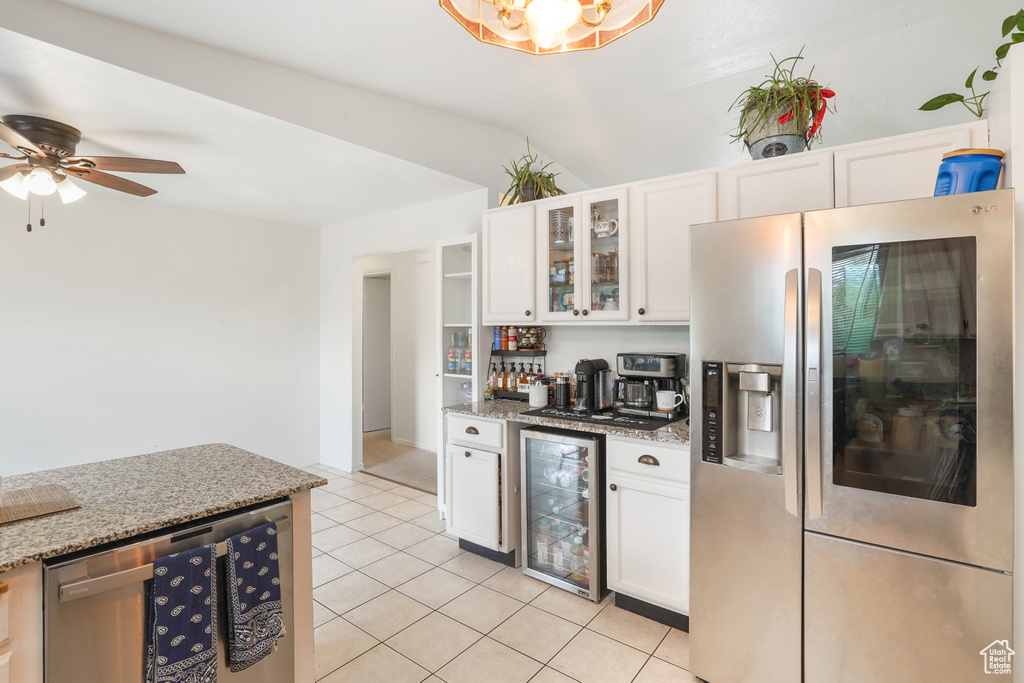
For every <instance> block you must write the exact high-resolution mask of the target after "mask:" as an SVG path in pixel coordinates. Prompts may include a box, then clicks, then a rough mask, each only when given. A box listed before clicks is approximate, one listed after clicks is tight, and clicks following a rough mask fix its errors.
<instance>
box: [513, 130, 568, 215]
mask: <svg viewBox="0 0 1024 683" xmlns="http://www.w3.org/2000/svg"><path fill="white" fill-rule="evenodd" d="M509 163H510V164H512V168H509V167H508V166H504V165H502V168H503V169H505V173H507V174H508V175H509V177H511V178H512V184H511V185H509V188H508V190H506V192H505V203H506V204H518V203H522V202H529V201H533V200H534V199H542V198H544V197H555V196H557V195H560V194H565V191H564V190H562V189H560V188H559V187H558V185H556V184H555V176H557V175H558V173H552V172H551V171H548V170H547V168H548V166H550V165H551V164H553V163H554V162H553V161H549V162H548V163H546V164H543V165H541V164H540V158H539V157H538V156H537V155H536V154H533V153H532V152H531V151H530V138H526V154H524V155H523V156H521V157H519V159H518V160H517V159H509Z"/></svg>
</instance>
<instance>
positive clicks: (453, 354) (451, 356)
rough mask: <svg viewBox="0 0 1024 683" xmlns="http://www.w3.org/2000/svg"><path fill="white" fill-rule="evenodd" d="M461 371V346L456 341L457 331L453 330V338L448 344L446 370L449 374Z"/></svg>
mask: <svg viewBox="0 0 1024 683" xmlns="http://www.w3.org/2000/svg"><path fill="white" fill-rule="evenodd" d="M458 371H459V347H458V345H457V344H456V343H455V333H454V332H452V334H451V340H450V343H449V344H448V369H447V371H446V372H448V373H449V374H453V375H454V374H456V373H458Z"/></svg>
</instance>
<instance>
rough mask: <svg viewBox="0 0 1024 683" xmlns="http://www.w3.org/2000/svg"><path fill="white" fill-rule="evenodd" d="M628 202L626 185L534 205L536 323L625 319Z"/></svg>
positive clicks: (627, 280)
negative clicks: (538, 312)
mask: <svg viewBox="0 0 1024 683" xmlns="http://www.w3.org/2000/svg"><path fill="white" fill-rule="evenodd" d="M627 200H628V189H627V188H626V187H613V188H609V189H606V190H601V191H599V192H585V193H582V194H576V195H567V196H563V197H552V198H550V199H546V200H543V201H540V202H537V203H536V212H537V214H536V218H535V220H536V225H537V274H536V275H537V284H536V287H537V292H538V293H539V295H540V298H539V299H538V302H537V303H538V309H539V311H540V318H539V320H540V321H541V322H546V323H559V322H563V323H568V322H571V323H579V322H590V323H603V322H612V321H622V320H626V319H627V318H628V317H629V309H628V300H629V296H628V294H629V292H628V289H629V277H628V275H629V212H628V208H627Z"/></svg>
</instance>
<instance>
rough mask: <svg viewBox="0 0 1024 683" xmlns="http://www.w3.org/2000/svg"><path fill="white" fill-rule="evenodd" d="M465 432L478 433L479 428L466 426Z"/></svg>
mask: <svg viewBox="0 0 1024 683" xmlns="http://www.w3.org/2000/svg"><path fill="white" fill-rule="evenodd" d="M466 433H467V434H479V433H480V430H479V429H477V428H476V427H466Z"/></svg>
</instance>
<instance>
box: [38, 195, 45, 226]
mask: <svg viewBox="0 0 1024 683" xmlns="http://www.w3.org/2000/svg"><path fill="white" fill-rule="evenodd" d="M39 227H40V228H43V227H46V199H40V200H39Z"/></svg>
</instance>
